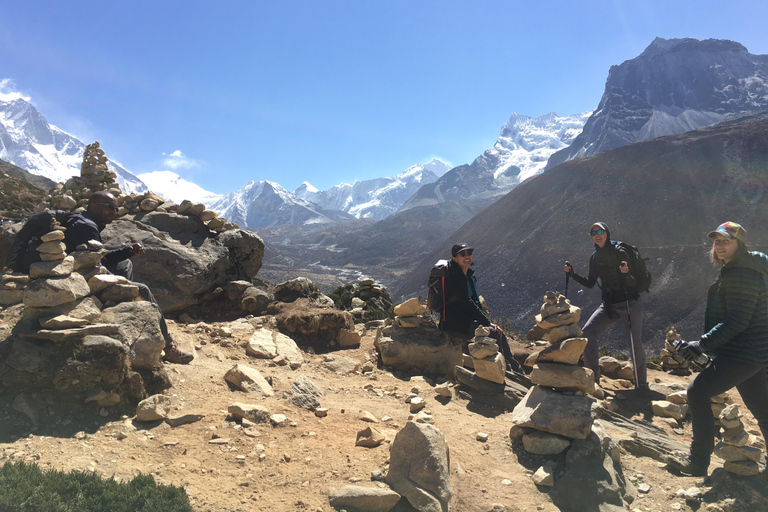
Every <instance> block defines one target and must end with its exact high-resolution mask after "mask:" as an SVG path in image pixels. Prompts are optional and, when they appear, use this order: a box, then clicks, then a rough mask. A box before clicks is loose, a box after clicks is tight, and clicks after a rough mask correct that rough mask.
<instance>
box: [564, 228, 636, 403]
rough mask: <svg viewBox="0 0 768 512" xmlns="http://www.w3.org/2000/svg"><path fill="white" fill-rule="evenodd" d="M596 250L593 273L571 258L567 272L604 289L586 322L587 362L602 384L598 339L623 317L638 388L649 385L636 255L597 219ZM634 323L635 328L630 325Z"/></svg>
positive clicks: (593, 230) (591, 261) (594, 230)
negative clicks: (575, 266) (583, 272)
mask: <svg viewBox="0 0 768 512" xmlns="http://www.w3.org/2000/svg"><path fill="white" fill-rule="evenodd" d="M589 234H590V235H591V236H592V242H594V244H595V252H594V253H592V256H591V257H590V259H589V276H588V277H586V278H584V277H582V276H580V275H579V274H577V273H576V272H574V271H573V267H572V266H571V264H570V263H569V262H566V264H565V273H566V274H567V275H569V276H571V277H573V279H574V280H575V281H576V282H577V283H579V284H582V285H584V286H586V287H587V288H592V287H593V286H595V283H597V282H598V279H599V280H600V282H599V284H598V286H600V289H601V290H602V291H603V294H602V304H600V306H599V307H598V308H597V309H596V310H595V312H594V313H592V316H591V317H590V318H589V320H588V321H587V323H586V325H584V329H583V331H584V337H585V338H587V340H588V341H587V347H586V348H585V349H584V363H585V365H586V366H587V368H590V369H591V370H592V371H593V372H594V373H595V382H597V383H598V384H600V360H599V356H598V345H597V340H598V338H599V337H600V335H601V334H602V333H603V332H604V331H605V330H606V329H608V328H609V327H610V326H612V325H613V324H615V323H616V322H618V321H619V320H621V321H622V322H623V323H624V327H625V328H626V329H627V337H628V341H629V344H630V353H631V358H632V364H633V365H634V367H635V370H636V373H635V375H637V382H635V387H636V388H638V389H647V388H648V377H647V369H646V366H645V350H644V349H643V342H642V338H641V333H642V330H643V303H642V302H641V301H640V293H639V292H638V291H637V280H636V279H635V277H634V275H633V272H635V271H636V269H633V268H632V266H631V265H630V264H629V262H631V261H633V259H632V258H631V257H630V256H629V255H628V254H627V253H626V251H624V250H623V249H621V248H619V247H617V246H616V243H615V242H613V241H611V233H610V231H609V230H608V226H607V225H606V224H605V223H604V222H595V223H594V224H593V225H592V227H591V228H590V230H589ZM630 324H631V326H632V329H631V332H630V329H629V326H630Z"/></svg>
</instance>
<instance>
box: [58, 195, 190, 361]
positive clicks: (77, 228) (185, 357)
mask: <svg viewBox="0 0 768 512" xmlns="http://www.w3.org/2000/svg"><path fill="white" fill-rule="evenodd" d="M117 210H118V208H117V199H115V196H113V195H112V194H110V193H109V192H106V191H99V192H94V194H93V195H92V196H91V197H90V199H89V200H88V209H87V210H86V211H85V212H84V213H83V215H82V216H78V217H75V218H73V219H72V220H71V221H70V222H69V223H68V224H67V226H66V228H67V229H66V231H65V232H64V235H65V236H64V243H65V245H66V246H67V254H69V253H71V252H73V251H75V250H76V249H77V246H78V245H80V244H84V243H86V242H88V241H89V240H98V241H99V242H101V232H102V231H103V230H104V228H105V227H107V224H109V223H111V222H112V221H113V220H115V217H116V216H117ZM143 254H144V248H143V247H142V246H141V244H132V245H125V246H123V247H119V248H117V249H112V250H110V251H108V252H107V254H106V255H105V256H104V258H103V259H102V265H104V267H106V269H107V270H109V271H110V272H111V273H113V274H115V275H120V276H123V277H125V278H127V279H128V280H129V281H131V284H133V285H134V286H137V287H138V288H139V295H140V296H141V298H142V299H144V300H147V301H149V302H151V303H153V304H157V300H155V296H154V295H152V292H151V291H150V289H149V287H148V286H147V285H145V284H143V283H137V282H135V281H134V280H133V263H132V262H131V260H130V258H131V256H141V255H143ZM158 309H159V306H158ZM160 331H161V332H162V333H163V338H165V349H164V351H165V355H164V356H163V360H164V361H168V362H169V363H178V364H187V363H189V362H190V361H192V359H194V357H195V356H194V354H192V353H191V352H184V351H182V350H181V349H179V347H178V346H177V345H176V342H175V341H174V339H173V337H172V336H171V334H170V333H169V332H168V325H167V324H166V322H165V317H163V316H162V314H161V315H160Z"/></svg>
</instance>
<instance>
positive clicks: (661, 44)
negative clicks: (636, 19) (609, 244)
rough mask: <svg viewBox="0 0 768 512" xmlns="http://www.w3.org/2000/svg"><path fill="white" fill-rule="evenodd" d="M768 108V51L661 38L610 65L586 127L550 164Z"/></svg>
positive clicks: (727, 43) (724, 42) (720, 42)
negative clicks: (639, 51)
mask: <svg viewBox="0 0 768 512" xmlns="http://www.w3.org/2000/svg"><path fill="white" fill-rule="evenodd" d="M767 107H768V55H753V54H751V53H749V51H747V49H746V48H745V47H744V46H742V45H741V44H739V43H736V42H733V41H727V40H719V39H708V40H705V41H700V40H697V39H662V38H660V37H658V38H656V39H655V40H654V41H653V42H652V43H651V44H650V45H649V46H648V48H646V49H645V51H643V53H641V54H640V55H639V56H638V57H636V58H634V59H631V60H628V61H625V62H624V63H622V64H621V65H618V66H611V69H610V71H609V72H608V79H607V80H606V83H605V91H604V93H603V96H602V98H601V100H600V104H599V105H598V107H597V109H596V110H595V112H594V113H593V114H592V115H591V116H590V118H589V119H588V120H587V122H586V124H585V126H584V131H583V132H582V133H581V134H580V135H579V136H578V137H576V139H575V140H574V141H573V143H572V144H571V145H570V146H569V147H568V148H565V149H562V150H560V151H558V152H557V153H555V154H554V155H552V156H551V157H550V159H549V162H548V163H547V168H551V167H554V166H555V165H557V164H559V163H562V162H565V161H566V160H571V159H573V158H579V157H585V156H590V155H595V154H597V153H600V152H601V151H605V150H608V149H613V148H616V147H619V146H623V145H624V144H629V143H631V142H637V141H641V140H647V139H652V138H654V137H660V136H662V135H671V134H675V133H682V132H686V131H690V130H695V129H697V128H702V127H705V126H711V125H713V124H715V123H717V122H719V121H722V120H723V119H725V118H726V117H727V116H728V115H731V114H738V113H741V112H750V111H758V110H762V109H764V108H767Z"/></svg>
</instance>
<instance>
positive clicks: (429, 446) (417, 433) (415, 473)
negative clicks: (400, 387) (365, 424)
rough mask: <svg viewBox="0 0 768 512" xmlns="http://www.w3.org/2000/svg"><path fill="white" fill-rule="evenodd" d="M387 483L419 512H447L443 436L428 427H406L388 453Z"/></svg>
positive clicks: (447, 481) (447, 458)
mask: <svg viewBox="0 0 768 512" xmlns="http://www.w3.org/2000/svg"><path fill="white" fill-rule="evenodd" d="M387 483H388V484H389V486H390V487H391V488H392V490H393V491H395V492H396V493H398V494H400V495H401V496H404V497H405V498H406V499H407V500H408V502H409V503H410V504H411V505H413V507H414V508H416V509H417V510H419V511H421V512H448V502H450V501H451V481H450V455H449V452H448V444H447V443H446V442H445V438H444V437H443V434H442V433H441V432H440V431H439V430H437V429H436V428H435V427H434V426H432V425H430V424H428V423H414V422H412V421H409V422H408V423H406V424H405V426H404V427H403V428H402V429H401V430H400V432H398V433H397V435H396V436H395V440H394V441H393V442H392V446H391V447H390V449H389V473H388V474H387Z"/></svg>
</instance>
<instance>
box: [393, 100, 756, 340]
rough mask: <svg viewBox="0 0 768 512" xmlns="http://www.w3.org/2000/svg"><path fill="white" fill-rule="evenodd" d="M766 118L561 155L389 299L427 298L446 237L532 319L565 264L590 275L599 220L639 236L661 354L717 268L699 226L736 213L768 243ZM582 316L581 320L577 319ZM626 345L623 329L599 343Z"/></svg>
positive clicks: (489, 293)
mask: <svg viewBox="0 0 768 512" xmlns="http://www.w3.org/2000/svg"><path fill="white" fill-rule="evenodd" d="M766 168H768V115H766V114H765V113H761V114H758V115H753V116H749V117H746V118H744V119H742V120H740V121H739V122H729V123H724V124H722V125H718V126H715V127H711V128H705V129H701V130H697V131H693V132H688V133H685V134H679V135H671V136H666V137H661V138H657V139H653V140H649V141H643V142H639V143H635V144H630V145H627V146H623V147H620V148H617V149H613V150H610V151H606V152H603V153H601V154H599V155H595V156H593V157H589V158H582V159H576V160H572V161H568V162H566V163H564V164H561V165H559V166H557V167H555V168H553V169H551V170H549V171H547V172H546V173H544V174H541V175H539V176H536V177H534V178H532V179H530V180H527V181H526V182H524V183H522V184H521V185H519V186H518V187H517V188H515V189H514V190H512V192H510V193H509V194H507V195H506V196H505V197H503V198H502V199H500V200H499V201H497V202H496V203H494V204H492V205H491V206H489V207H488V208H487V209H485V210H484V211H482V212H481V213H480V214H478V215H477V216H476V217H474V218H473V219H471V220H470V221H469V222H467V223H466V224H464V225H463V226H462V227H461V228H460V229H458V230H457V231H456V232H455V233H453V234H452V235H451V236H450V237H449V238H448V239H446V240H445V241H444V242H443V243H442V244H440V245H438V246H437V247H436V248H435V250H433V251H432V252H431V253H430V254H429V255H428V256H427V257H426V258H425V259H424V260H422V261H421V262H420V263H419V264H418V265H416V266H415V267H414V269H413V270H412V271H410V272H408V273H406V274H405V275H404V276H403V277H402V278H401V279H400V280H398V281H397V282H396V283H395V284H394V285H393V286H391V287H390V292H391V294H392V296H393V298H395V297H404V296H416V295H420V294H422V295H423V293H424V292H423V288H424V284H425V282H426V277H427V275H428V274H429V269H430V267H431V265H432V264H433V263H434V262H435V261H436V260H437V259H439V258H445V257H446V256H447V255H448V254H449V251H450V246H451V244H452V243H454V242H456V241H464V242H467V243H469V244H471V245H472V246H474V247H475V248H476V258H475V261H476V264H477V267H476V272H477V276H478V281H479V289H480V292H481V294H482V295H484V296H485V297H486V299H487V300H488V302H489V304H490V306H491V309H492V313H493V315H494V316H506V317H508V318H509V319H510V320H511V323H512V326H513V328H514V329H515V330H527V329H528V328H530V327H532V326H533V323H534V319H533V317H534V315H535V314H536V313H537V312H538V305H539V303H540V302H541V296H542V294H543V293H544V292H546V291H547V290H559V291H561V292H562V291H564V286H565V274H564V273H563V262H564V261H565V260H570V261H571V262H572V263H573V265H574V268H575V270H576V271H577V272H579V273H581V274H586V273H587V262H588V258H589V256H590V254H591V252H592V250H593V245H592V243H591V239H590V238H589V235H588V233H587V230H588V229H589V226H590V224H591V223H592V222H595V221H605V222H606V223H607V224H608V226H609V227H610V229H611V234H612V236H613V238H614V239H618V240H624V241H628V242H630V243H632V244H635V245H637V246H638V247H639V248H640V251H641V253H642V255H643V256H644V257H647V258H650V259H649V261H648V268H649V270H650V271H651V273H652V274H653V279H654V280H653V284H652V286H651V293H650V294H644V295H643V300H644V301H645V304H646V314H645V323H644V338H645V339H646V340H647V346H648V347H649V351H650V352H658V349H660V348H661V344H662V340H663V332H664V331H665V330H666V329H668V328H669V327H670V326H671V325H675V326H677V328H678V332H680V333H682V335H683V336H684V337H686V338H688V339H694V338H695V337H697V336H700V335H701V334H702V328H703V325H702V324H703V313H704V311H703V308H704V303H705V300H706V290H707V287H708V286H709V284H710V283H711V282H712V280H713V279H714V277H715V275H716V272H717V269H716V268H714V267H713V266H712V265H711V264H710V263H709V262H708V257H707V254H708V250H709V247H710V246H709V243H708V240H707V238H706V234H707V233H708V232H709V231H711V230H712V229H714V228H715V227H716V226H717V225H719V224H720V223H722V222H724V221H726V220H733V221H736V222H739V223H741V224H743V225H744V226H745V228H746V229H747V231H748V233H749V244H748V245H749V247H750V248H751V249H753V250H763V251H765V250H768V226H766V223H765V221H764V219H766V218H768V203H767V202H766V201H765V194H766V190H768V174H767V173H766V172H765V170H766ZM569 298H570V299H571V300H572V301H573V303H574V304H576V305H578V306H580V307H582V309H583V314H584V315H585V316H586V315H589V314H591V312H592V311H593V310H594V308H595V307H596V306H597V304H598V303H599V301H600V291H599V289H598V288H597V287H595V288H594V289H592V290H587V289H583V288H582V287H581V286H580V285H578V284H576V283H574V282H573V281H572V282H571V283H570V290H569ZM584 320H586V318H584V317H583V318H582V323H583V321H584ZM601 343H604V344H606V345H609V346H613V347H614V348H618V349H624V346H625V344H626V343H625V341H624V334H623V331H617V330H614V331H613V334H611V333H609V334H608V335H606V336H605V339H603V340H601Z"/></svg>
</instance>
